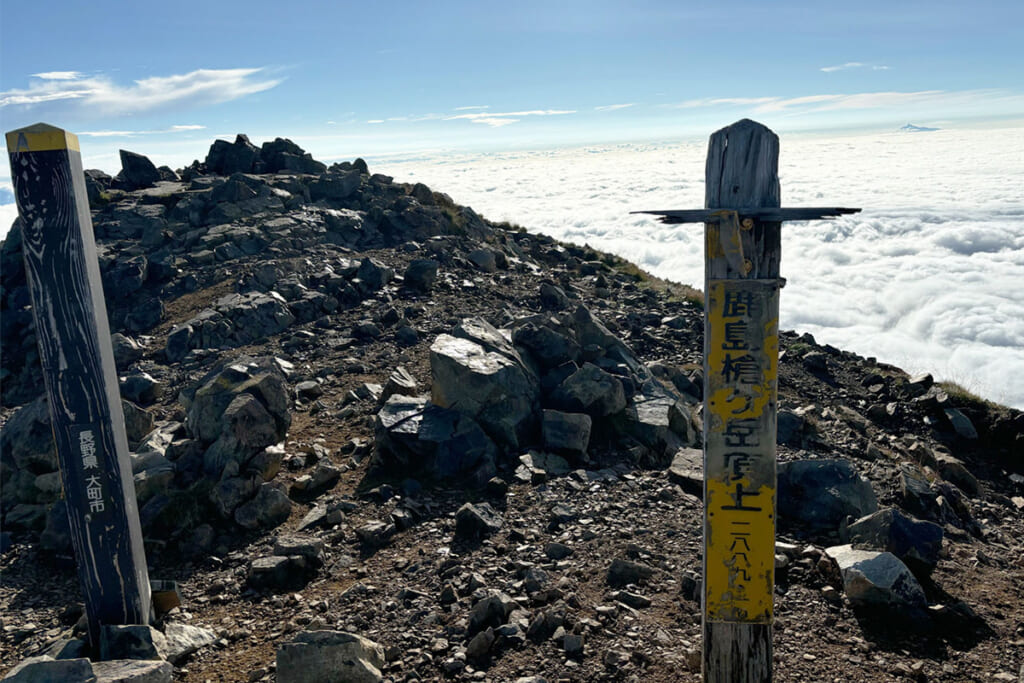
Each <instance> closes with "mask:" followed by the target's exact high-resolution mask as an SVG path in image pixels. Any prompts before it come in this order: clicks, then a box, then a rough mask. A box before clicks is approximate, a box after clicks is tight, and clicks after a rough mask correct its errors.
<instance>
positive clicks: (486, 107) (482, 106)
mask: <svg viewBox="0 0 1024 683" xmlns="http://www.w3.org/2000/svg"><path fill="white" fill-rule="evenodd" d="M490 108H491V107H490V105H488V104H471V105H468V106H466V107H455V109H453V110H452V111H471V110H473V109H490Z"/></svg>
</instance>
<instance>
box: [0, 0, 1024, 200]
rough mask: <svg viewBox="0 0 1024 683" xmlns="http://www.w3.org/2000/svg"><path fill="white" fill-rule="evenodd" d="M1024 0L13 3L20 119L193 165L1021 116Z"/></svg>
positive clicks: (12, 107)
mask: <svg viewBox="0 0 1024 683" xmlns="http://www.w3.org/2000/svg"><path fill="white" fill-rule="evenodd" d="M1022 8H1024V3H1022V2H1020V1H1019V0H1006V1H1004V2H985V1H984V0H975V1H973V2H944V1H942V0H937V1H935V0H933V1H932V2H927V3H926V2H914V1H911V2H900V1H898V0H889V1H888V2H875V1H873V0H859V1H858V2H844V3H836V2H825V1H819V2H814V3H811V2H769V1H767V0H761V1H750V2H715V3H710V2H681V1H679V0H676V1H675V2H629V3H627V2H603V1H590V2H576V1H559V0H546V1H544V2H535V1H533V0H518V1H516V2H500V3H499V2H484V1H482V0H476V1H475V2H462V1H452V2H445V1H443V0H436V1H434V2H403V1H402V0H391V1H389V2H371V1H367V2H359V3H356V2H319V3H315V2H288V3H285V2H260V1H258V0H247V1H246V2H235V1H232V0H224V1H220V0H207V1H206V2H202V3H166V2H163V3H154V2H131V3H128V2H104V1H102V0H98V1H93V2H89V3H85V2H48V1H46V0H34V1H32V2H27V1H24V0H3V2H2V5H0V122H2V126H3V129H4V130H5V131H7V130H12V129H15V128H18V127H21V126H23V125H27V124H30V123H34V122H36V121H45V122H48V123H52V124H55V125H58V126H60V127H63V128H67V129H69V130H71V131H73V132H76V133H78V134H79V135H80V136H81V138H82V146H83V154H85V156H86V161H87V165H88V163H89V161H90V160H95V163H94V164H93V165H98V166H99V167H101V168H104V169H105V170H107V171H109V172H115V171H116V170H117V166H118V163H117V161H116V150H117V149H118V148H122V147H123V148H128V149H132V150H135V151H139V152H142V153H146V154H149V155H150V156H152V157H153V158H154V160H155V161H157V162H158V163H168V164H170V165H172V166H181V165H184V164H187V163H188V162H189V161H190V160H191V159H193V158H202V157H203V156H204V155H205V152H206V149H207V148H208V146H209V144H210V142H211V141H212V139H213V138H214V137H217V136H232V135H233V134H235V133H238V132H245V133H248V134H249V136H250V137H251V138H252V139H253V140H254V141H255V142H257V143H258V142H259V141H260V140H263V139H266V138H272V137H275V136H283V137H290V138H292V139H294V140H296V141H297V142H299V143H300V144H302V145H303V146H304V147H306V148H307V149H308V150H310V151H312V152H313V153H314V155H315V156H316V157H317V158H321V159H327V160H331V159H334V158H352V157H355V156H374V155H382V154H388V153H401V152H405V153H408V152H415V151H418V150H431V151H436V150H444V149H490V150H500V149H505V148H512V147H542V146H547V145H559V144H576V143H586V142H601V141H611V140H642V139H652V138H660V139H664V138H671V137H681V136H691V135H696V136H701V137H704V136H706V135H707V134H708V133H709V132H710V131H711V130H714V129H715V128H717V127H719V126H721V125H725V124H727V123H730V122H731V121H733V120H735V119H737V118H739V117H741V116H751V117H753V118H757V119H758V120H760V121H762V122H764V123H766V124H767V125H769V126H771V127H773V128H775V129H776V130H779V131H780V132H782V131H801V130H827V129H834V128H849V127H861V128H871V127H875V128H886V127H894V126H897V125H899V124H901V123H905V122H908V121H912V122H914V123H916V124H919V125H937V126H942V127H948V126H956V125H967V124H970V125H976V124H977V123H978V122H979V121H992V122H1000V121H1002V122H1006V121H1008V120H1012V121H1018V122H1019V121H1021V120H1024V50H1022V49H1021V45H1022V44H1024V9H1022ZM0 173H2V174H3V176H4V177H6V175H7V169H6V168H5V169H3V171H2V172H0ZM0 200H2V198H0ZM0 203H3V202H2V201H0Z"/></svg>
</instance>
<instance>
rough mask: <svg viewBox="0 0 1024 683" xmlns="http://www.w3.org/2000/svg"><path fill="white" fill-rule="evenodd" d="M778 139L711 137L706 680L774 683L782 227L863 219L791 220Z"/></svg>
mask: <svg viewBox="0 0 1024 683" xmlns="http://www.w3.org/2000/svg"><path fill="white" fill-rule="evenodd" d="M778 164H779V138H778V137H777V136H776V135H775V133H773V132H772V131H770V130H769V129H768V128H766V127H765V126H763V125H761V124H760V123H757V122H755V121H750V120H747V119H744V120H742V121H738V122H736V123H734V124H733V125H731V126H727V127H726V128H723V129H721V130H719V131H717V132H715V133H714V134H713V135H712V136H711V141H710V143H709V145H708V157H707V166H706V170H705V182H706V188H705V206H706V207H707V208H705V209H691V210H680V211H644V212H640V213H653V214H656V215H659V216H661V217H662V221H664V222H666V223H691V222H703V223H704V226H705V228H704V236H705V252H704V255H705V260H704V273H705V275H704V554H703V565H704V575H703V587H704V594H703V612H704V653H703V660H704V664H703V670H704V680H705V681H708V682H713V683H767V682H768V681H771V680H772V613H773V599H772V598H773V591H774V584H775V576H774V572H775V492H776V476H775V440H776V420H777V411H778V406H777V396H778V385H777V382H778V357H779V354H778V346H779V290H780V289H781V288H782V285H783V284H784V283H783V280H782V279H781V278H780V277H779V262H780V261H781V256H782V238H781V235H782V231H781V224H782V221H792V220H812V219H817V218H827V217H831V216H837V215H841V214H847V213H854V212H856V211H859V209H844V208H796V209H784V208H781V207H780V201H779V172H778Z"/></svg>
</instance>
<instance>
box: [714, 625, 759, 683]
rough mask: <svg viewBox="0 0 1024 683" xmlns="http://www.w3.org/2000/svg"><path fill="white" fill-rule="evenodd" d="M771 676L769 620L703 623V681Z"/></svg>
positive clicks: (737, 682) (755, 681)
mask: <svg viewBox="0 0 1024 683" xmlns="http://www.w3.org/2000/svg"><path fill="white" fill-rule="evenodd" d="M771 680H772V626H771V624H736V623H723V622H705V623H704V681H705V683H769V681H771Z"/></svg>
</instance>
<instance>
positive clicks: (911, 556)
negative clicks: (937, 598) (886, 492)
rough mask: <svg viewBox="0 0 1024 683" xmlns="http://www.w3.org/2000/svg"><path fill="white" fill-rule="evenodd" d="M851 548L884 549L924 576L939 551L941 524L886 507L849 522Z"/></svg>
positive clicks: (936, 559)
mask: <svg viewBox="0 0 1024 683" xmlns="http://www.w3.org/2000/svg"><path fill="white" fill-rule="evenodd" d="M848 531H849V534H850V542H851V544H852V545H853V547H854V548H867V549H871V550H884V551H887V552H890V553H892V554H893V555H895V556H896V557H898V558H899V559H900V560H901V561H902V562H903V563H904V564H906V565H907V566H908V567H909V568H910V569H911V570H913V571H914V573H915V574H917V575H919V576H927V575H928V574H930V573H931V572H932V570H933V569H935V565H936V564H937V563H938V561H939V553H940V552H941V551H942V536H943V531H942V527H941V526H939V525H938V524H935V523H934V522H927V521H921V520H917V519H914V518H913V517H908V516H906V515H904V514H903V513H902V512H900V511H899V510H897V509H896V508H886V509H885V510H879V511H878V512H876V513H874V514H871V515H868V516H867V517H862V518H861V519H858V520H857V521H856V522H854V523H853V524H851V525H850V528H849V530H848Z"/></svg>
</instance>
